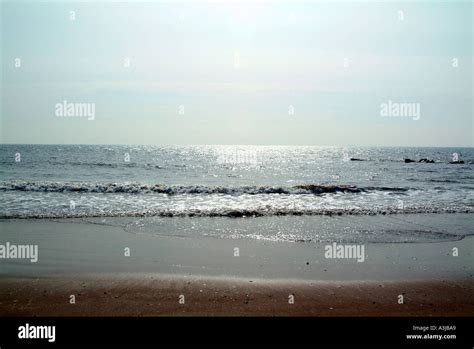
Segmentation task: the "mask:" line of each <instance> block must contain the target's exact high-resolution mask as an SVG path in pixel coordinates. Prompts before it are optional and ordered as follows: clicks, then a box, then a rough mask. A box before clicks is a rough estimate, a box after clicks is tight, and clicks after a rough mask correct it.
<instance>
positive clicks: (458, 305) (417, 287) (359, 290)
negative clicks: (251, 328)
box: [0, 275, 474, 316]
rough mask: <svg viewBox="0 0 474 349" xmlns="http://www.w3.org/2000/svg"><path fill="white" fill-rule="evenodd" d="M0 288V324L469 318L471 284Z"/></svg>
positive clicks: (87, 281)
mask: <svg viewBox="0 0 474 349" xmlns="http://www.w3.org/2000/svg"><path fill="white" fill-rule="evenodd" d="M0 284H1V289H0V315H1V316H169V315H172V316H176V315H178V316H197V315H199V316H473V315H474V282H473V281H472V280H463V281H459V282H446V281H436V282H435V281H432V282H430V281H411V282H382V283H380V282H308V281H306V282H302V281H297V280H293V281H289V280H244V279H223V278H190V277H178V278H177V277H172V276H159V275H140V276H137V275H128V276H127V275H119V276H114V277H111V276H108V277H105V278H104V277H90V276H89V277H86V276H84V277H82V278H80V277H78V278H74V279H72V278H49V279H25V278H24V279H12V278H8V279H5V278H4V279H2V280H1V281H0ZM71 295H74V296H75V303H74V304H71V303H70V300H71V298H70V297H71ZM399 295H403V297H404V299H403V304H399V301H398V300H399ZM182 296H184V298H183V297H182ZM291 296H293V297H294V298H293V300H294V302H293V303H292V302H291V301H292V298H291Z"/></svg>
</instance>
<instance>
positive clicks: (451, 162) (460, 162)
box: [449, 160, 464, 164]
mask: <svg viewBox="0 0 474 349" xmlns="http://www.w3.org/2000/svg"><path fill="white" fill-rule="evenodd" d="M449 163H450V164H464V160H461V161H450V162H449Z"/></svg>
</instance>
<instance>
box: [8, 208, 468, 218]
mask: <svg viewBox="0 0 474 349" xmlns="http://www.w3.org/2000/svg"><path fill="white" fill-rule="evenodd" d="M461 213H462V214H464V213H470V214H472V213H474V207H467V208H466V207H459V208H444V207H421V208H404V209H398V208H382V209H380V208H374V209H362V208H357V209H356V208H351V209H334V208H331V209H325V208H309V209H281V208H266V207H262V208H257V209H227V208H218V209H217V208H216V209H194V208H188V209H186V208H182V209H163V208H160V209H143V210H140V211H133V212H132V211H93V212H71V211H70V210H63V211H55V212H54V211H53V212H51V211H50V212H48V213H35V212H21V213H9V214H0V219H16V218H19V219H26V218H33V219H42V218H49V219H60V218H99V217H226V218H255V217H271V216H331V217H334V216H377V215H413V214H461Z"/></svg>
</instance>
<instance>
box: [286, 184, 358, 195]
mask: <svg viewBox="0 0 474 349" xmlns="http://www.w3.org/2000/svg"><path fill="white" fill-rule="evenodd" d="M293 188H296V189H304V190H308V191H310V192H312V193H313V194H325V193H340V192H342V193H360V192H361V189H359V188H357V187H352V186H346V185H340V186H338V185H317V184H303V185H295V186H294V187H293Z"/></svg>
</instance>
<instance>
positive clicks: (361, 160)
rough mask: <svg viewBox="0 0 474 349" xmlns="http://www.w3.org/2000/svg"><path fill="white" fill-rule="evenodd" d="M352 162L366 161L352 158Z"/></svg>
mask: <svg viewBox="0 0 474 349" xmlns="http://www.w3.org/2000/svg"><path fill="white" fill-rule="evenodd" d="M351 161H365V160H364V159H357V158H351Z"/></svg>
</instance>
